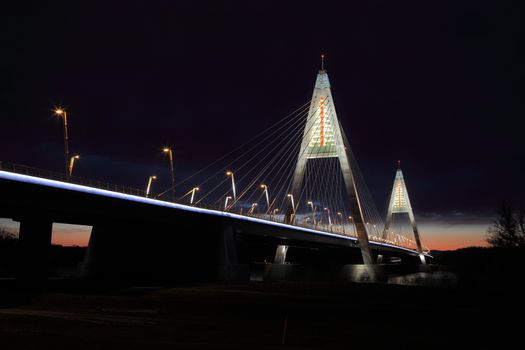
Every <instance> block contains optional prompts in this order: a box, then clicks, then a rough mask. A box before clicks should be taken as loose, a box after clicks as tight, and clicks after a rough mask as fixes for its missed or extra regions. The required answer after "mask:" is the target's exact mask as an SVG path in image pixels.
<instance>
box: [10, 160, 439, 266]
mask: <svg viewBox="0 0 525 350" xmlns="http://www.w3.org/2000/svg"><path fill="white" fill-rule="evenodd" d="M0 180H4V181H10V182H15V183H24V184H31V185H36V186H43V187H47V188H55V189H60V190H65V191H73V192H78V193H85V194H89V195H94V196H102V197H106V198H113V199H118V200H123V201H130V202H135V203H141V204H146V205H151V206H157V207H162V208H170V209H176V210H180V211H185V212H192V213H199V214H205V215H211V216H218V217H223V218H228V219H230V220H235V221H239V222H251V223H257V224H262V225H267V226H271V227H274V228H283V229H286V230H292V231H297V232H305V233H308V234H314V235H318V236H323V237H327V238H328V237H329V238H332V239H337V240H341V241H347V242H356V241H357V239H356V238H355V237H351V236H344V235H341V234H335V233H330V232H326V231H321V230H316V229H312V228H307V227H302V226H295V225H289V224H284V223H282V222H276V221H272V220H267V219H263V218H257V217H253V216H246V215H240V214H235V213H231V212H226V211H220V210H214V209H207V208H200V207H195V206H190V205H185V204H180V203H173V202H168V201H164V200H158V199H153V198H147V197H143V196H139V195H133V194H128V193H121V192H117V191H111V190H106V189H101V188H95V187H90V186H86V185H80V184H75V183H69V182H65V181H58V180H52V179H47V178H42V177H36V176H31V175H25V174H18V173H14V172H9V171H3V170H0ZM370 245H371V246H372V248H376V249H377V248H379V249H381V248H383V249H385V248H386V249H388V250H397V251H402V252H405V253H408V254H410V255H418V252H417V251H416V250H413V249H408V248H405V247H400V246H396V245H392V244H388V243H383V242H376V241H370ZM425 255H426V256H428V257H430V255H429V254H425Z"/></svg>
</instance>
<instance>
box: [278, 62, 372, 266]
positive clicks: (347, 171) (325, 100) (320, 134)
mask: <svg viewBox="0 0 525 350" xmlns="http://www.w3.org/2000/svg"><path fill="white" fill-rule="evenodd" d="M323 68H324V67H323ZM349 150H350V147H349V146H348V145H347V144H346V137H345V136H344V133H343V130H342V128H341V125H340V123H339V119H338V118H337V113H336V111H335V106H334V102H333V99H332V93H331V90H330V81H329V80H328V74H327V73H326V70H324V69H321V70H320V71H319V73H318V74H317V80H316V82H315V88H314V91H313V95H312V100H311V102H310V109H309V112H308V117H307V120H306V125H305V129H304V133H303V138H302V141H301V148H300V150H299V157H298V159H297V165H296V167H295V172H294V177H293V182H292V187H291V197H292V198H295V199H296V201H295V202H296V203H299V199H300V197H301V188H302V185H303V181H304V176H305V170H306V163H307V162H308V161H309V160H313V159H319V158H338V159H339V163H340V166H341V171H342V174H343V179H344V183H345V188H346V193H347V194H348V197H349V198H348V203H349V204H350V207H349V209H350V210H351V212H352V215H353V217H354V225H355V228H356V232H357V238H358V240H359V245H360V248H361V253H362V256H363V262H364V263H365V264H373V263H374V260H373V257H372V253H371V251H370V246H369V244H368V235H367V232H366V228H365V225H364V220H363V213H362V209H361V203H360V200H359V195H358V193H357V189H356V186H355V181H354V174H353V172H352V168H351V167H350V161H349V154H348V153H347V152H348V151H349ZM296 210H297V208H296V207H295V208H294V207H291V206H289V207H288V209H287V211H286V219H285V220H286V222H287V223H289V224H292V223H294V222H295V214H296V213H295V212H296ZM283 248H284V246H280V247H278V249H277V253H276V256H275V260H274V261H275V262H278V263H283V262H284V261H285V259H286V249H283Z"/></svg>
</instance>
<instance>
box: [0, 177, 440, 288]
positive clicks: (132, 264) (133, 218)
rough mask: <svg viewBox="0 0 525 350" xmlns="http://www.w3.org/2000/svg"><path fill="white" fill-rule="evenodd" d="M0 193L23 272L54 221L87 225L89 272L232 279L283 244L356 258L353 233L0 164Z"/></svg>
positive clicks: (309, 259) (40, 260)
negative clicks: (14, 226) (15, 228)
mask: <svg viewBox="0 0 525 350" xmlns="http://www.w3.org/2000/svg"><path fill="white" fill-rule="evenodd" d="M0 195H1V200H0V217H4V218H11V219H13V220H15V221H18V222H20V241H19V245H18V246H19V254H18V256H19V262H18V266H19V277H20V278H21V279H31V280H34V279H42V278H45V273H46V270H45V268H46V257H47V251H48V250H49V247H50V244H51V234H52V224H53V223H68V224H78V225H89V226H93V229H92V234H91V237H90V241H89V246H88V250H87V253H86V258H85V262H84V263H83V265H82V267H81V269H82V273H83V274H84V275H85V276H87V277H93V278H124V279H126V278H147V279H149V278H153V279H159V278H160V279H181V280H185V279H192V280H194V279H202V280H206V279H214V278H219V279H237V278H239V276H246V275H249V266H250V265H253V264H254V263H255V262H264V261H267V262H271V261H273V255H274V254H275V249H276V247H277V245H283V244H284V245H287V246H289V247H290V249H289V251H288V260H289V261H291V262H293V263H300V264H305V265H311V266H318V267H319V266H341V265H344V264H359V263H361V262H362V261H361V254H360V251H359V246H358V244H357V241H356V238H354V237H346V236H341V235H337V234H333V233H328V232H324V231H318V230H314V229H310V228H305V227H298V226H293V225H287V224H283V223H279V222H274V221H269V220H265V219H261V218H256V217H250V216H244V215H239V214H235V213H230V212H224V211H219V210H212V209H205V208H199V207H194V206H189V205H183V204H178V203H172V202H167V201H161V200H157V199H152V198H145V197H142V196H137V195H130V194H125V193H120V192H115V191H108V190H104V189H99V188H94V187H89V186H84V185H78V184H74V183H69V182H63V181H56V180H51V179H47V178H42V177H36V176H29V175H23V174H19V173H14V172H8V171H0ZM370 244H371V248H372V250H373V252H374V255H375V256H376V257H377V256H378V255H379V254H380V255H382V256H383V257H386V258H400V259H401V260H402V262H404V263H407V264H417V262H418V261H419V256H418V253H417V252H416V251H414V250H410V249H406V248H402V247H397V246H393V245H389V244H385V243H379V242H370ZM427 257H430V256H429V255H427ZM240 278H242V277H240Z"/></svg>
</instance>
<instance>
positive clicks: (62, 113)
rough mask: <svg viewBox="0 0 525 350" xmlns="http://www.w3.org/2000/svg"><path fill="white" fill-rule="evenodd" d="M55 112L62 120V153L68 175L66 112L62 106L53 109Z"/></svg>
mask: <svg viewBox="0 0 525 350" xmlns="http://www.w3.org/2000/svg"><path fill="white" fill-rule="evenodd" d="M55 114H56V115H57V116H59V117H62V120H63V121H64V155H65V160H66V175H69V164H68V163H69V137H68V134H67V112H66V110H65V109H63V108H57V109H55Z"/></svg>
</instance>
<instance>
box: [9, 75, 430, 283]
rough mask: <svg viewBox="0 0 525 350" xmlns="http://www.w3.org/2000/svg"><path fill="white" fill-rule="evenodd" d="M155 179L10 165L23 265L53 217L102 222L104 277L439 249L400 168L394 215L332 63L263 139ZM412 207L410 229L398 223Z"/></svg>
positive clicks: (92, 266) (96, 234)
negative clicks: (340, 108) (336, 88)
mask: <svg viewBox="0 0 525 350" xmlns="http://www.w3.org/2000/svg"><path fill="white" fill-rule="evenodd" d="M153 180H154V178H153V177H150V179H149V182H148V188H147V189H146V191H142V190H137V189H130V188H125V187H119V186H114V185H109V184H103V183H100V182H93V181H90V180H83V179H80V178H76V177H72V176H67V175H66V176H62V175H58V174H51V173H46V172H43V171H39V170H36V169H31V168H27V167H23V166H16V165H11V164H6V163H0V191H1V193H2V196H3V197H4V200H3V203H1V204H0V217H10V218H13V219H15V220H18V221H20V223H21V227H20V243H21V244H20V247H21V248H22V249H21V256H23V259H22V261H23V262H22V263H21V271H23V273H22V275H31V274H32V273H31V271H33V270H34V269H35V265H36V264H37V263H38V261H42V260H45V259H44V258H45V254H46V253H45V250H46V249H45V247H46V246H48V245H49V243H50V238H51V225H52V223H53V222H65V223H72V224H75V223H76V224H86V225H92V226H93V232H92V235H91V238H90V243H89V248H88V254H87V257H86V263H85V266H84V269H85V271H87V273H88V274H92V275H97V274H99V275H100V274H106V275H107V274H109V273H110V272H111V274H115V275H121V276H131V275H132V274H133V273H134V272H133V271H135V272H137V271H143V273H142V275H144V276H146V275H148V273H150V274H151V269H156V270H157V271H159V273H160V274H161V275H162V274H166V273H170V271H171V273H173V271H178V272H177V274H178V275H186V274H188V273H190V271H199V273H203V272H205V274H208V275H213V273H214V272H213V271H215V272H216V268H217V266H220V268H219V270H220V271H221V272H220V274H222V275H223V276H226V278H227V277H228V275H231V274H235V272H234V271H233V270H232V269H241V270H242V269H243V268H245V267H246V266H247V265H249V264H251V263H254V262H257V261H259V262H261V261H263V262H272V263H274V264H286V263H287V262H291V263H295V262H301V263H304V262H308V263H311V264H315V263H316V262H317V263H320V264H323V263H324V262H326V261H329V262H331V263H339V264H345V263H364V264H366V265H372V264H376V263H381V262H393V261H399V260H405V261H414V259H413V258H414V257H415V258H416V259H417V261H420V262H421V263H423V264H424V263H425V261H426V260H425V257H429V256H428V253H427V249H426V248H424V246H423V245H422V243H421V238H420V236H419V232H418V230H417V226H416V223H415V219H414V215H413V212H412V207H411V205H410V200H409V198H408V192H407V189H406V185H405V182H404V179H403V175H402V173H401V170H400V169H398V171H397V173H396V177H395V182H394V188H393V191H392V194H391V199H390V203H389V207H388V213H387V220H386V224H385V222H384V221H383V220H382V217H381V215H380V214H379V212H378V210H377V208H376V206H375V204H374V201H373V198H372V196H371V194H370V191H369V189H368V188H367V186H366V183H365V180H364V176H363V174H362V173H361V171H360V169H359V166H358V164H357V161H356V158H355V156H354V154H353V152H352V150H351V148H350V142H349V140H348V139H347V137H346V136H345V133H344V131H343V128H342V126H341V123H340V121H339V119H338V116H337V112H336V109H335V103H334V101H333V97H332V94H331V87H330V82H329V79H328V74H327V72H326V71H325V70H320V71H319V73H318V75H317V79H316V82H315V87H314V91H313V94H312V98H311V99H310V100H309V101H307V102H306V103H304V104H303V105H302V106H300V107H299V108H297V109H296V110H295V111H294V112H292V113H290V114H289V115H287V116H286V117H285V118H282V119H281V120H279V121H278V122H277V123H276V124H274V125H272V126H270V127H269V128H267V129H266V130H264V131H263V132H261V133H260V134H258V135H257V136H255V137H254V138H253V139H251V140H249V141H248V142H246V143H244V144H243V145H241V146H239V147H237V148H236V149H234V150H232V151H231V152H229V153H228V154H226V155H224V156H223V157H222V158H220V159H218V160H216V161H215V162H213V163H212V164H209V165H208V166H206V167H205V168H203V169H200V170H199V171H197V172H196V173H194V174H193V175H191V176H189V177H187V178H185V179H180V180H178V181H177V180H173V186H172V187H170V188H167V189H165V190H163V191H160V192H158V191H155V190H153V187H152V181H153ZM394 214H395V215H394ZM400 214H408V216H409V221H410V224H411V227H410V228H411V229H410V230H406V229H403V227H402V226H400V225H397V226H396V223H397V221H396V220H393V219H394V218H397V217H398V216H400ZM141 256H143V258H141ZM153 262H156V264H155V263H153ZM189 266H191V268H190V267H189ZM195 266H197V267H195ZM193 267H195V268H193ZM212 270H213V271H212ZM123 271H126V272H123ZM148 271H149V272H148Z"/></svg>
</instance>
